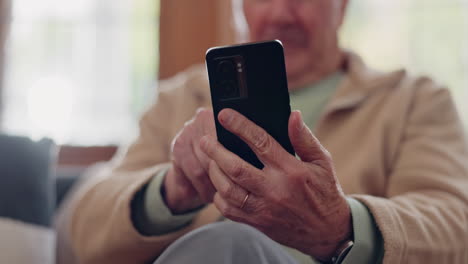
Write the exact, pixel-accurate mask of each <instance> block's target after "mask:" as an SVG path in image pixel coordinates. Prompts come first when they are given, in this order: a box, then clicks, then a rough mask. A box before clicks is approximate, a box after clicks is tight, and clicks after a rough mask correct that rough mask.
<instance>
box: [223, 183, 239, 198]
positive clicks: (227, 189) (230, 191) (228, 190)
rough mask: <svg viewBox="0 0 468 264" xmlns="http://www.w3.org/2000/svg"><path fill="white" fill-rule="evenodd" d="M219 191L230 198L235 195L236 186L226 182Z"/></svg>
mask: <svg viewBox="0 0 468 264" xmlns="http://www.w3.org/2000/svg"><path fill="white" fill-rule="evenodd" d="M219 192H220V194H221V195H222V196H223V197H225V198H228V199H229V198H232V197H233V196H234V192H235V188H234V186H232V184H225V185H223V186H222V187H221V188H220V190H219Z"/></svg>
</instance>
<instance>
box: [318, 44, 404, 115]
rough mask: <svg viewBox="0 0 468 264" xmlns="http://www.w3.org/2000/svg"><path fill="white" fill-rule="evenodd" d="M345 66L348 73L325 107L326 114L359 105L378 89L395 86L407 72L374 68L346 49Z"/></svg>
mask: <svg viewBox="0 0 468 264" xmlns="http://www.w3.org/2000/svg"><path fill="white" fill-rule="evenodd" d="M343 67H344V71H345V72H346V75H345V77H344V78H343V80H342V81H341V83H340V84H339V85H338V88H337V90H336V92H335V94H334V95H333V97H332V98H331V100H330V102H329V103H328V104H327V106H326V107H325V111H324V115H326V114H329V113H332V112H335V111H338V110H344V109H352V108H354V107H356V106H358V105H359V104H360V103H362V102H363V101H364V100H365V99H366V98H367V97H369V96H370V95H371V94H372V93H373V92H375V91H376V90H379V89H383V88H385V87H387V88H388V87H394V86H395V85H396V84H397V83H398V82H399V81H400V80H401V79H402V77H403V76H404V74H405V71H404V70H397V71H394V72H391V73H382V72H378V71H375V70H372V69H370V68H368V67H367V66H366V65H365V64H364V62H363V60H362V59H361V58H360V57H359V56H358V55H356V54H355V53H352V52H350V51H345V61H344V65H343Z"/></svg>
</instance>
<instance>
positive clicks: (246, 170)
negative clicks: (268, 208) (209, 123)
mask: <svg viewBox="0 0 468 264" xmlns="http://www.w3.org/2000/svg"><path fill="white" fill-rule="evenodd" d="M200 147H201V149H202V150H203V151H204V152H205V153H206V155H207V156H208V157H210V159H212V160H213V161H215V162H216V164H217V165H218V166H219V168H220V169H221V170H222V171H223V172H224V173H225V174H226V175H227V176H228V177H229V178H230V179H231V180H232V181H233V182H234V183H235V184H237V185H240V186H241V187H242V188H244V189H246V190H247V191H249V192H251V193H255V194H259V195H260V194H262V191H263V189H264V186H265V183H266V180H265V175H264V173H263V171H261V170H259V169H257V168H255V167H254V166H252V165H251V164H249V163H247V162H246V161H244V160H243V159H241V158H240V157H239V156H237V155H236V154H234V153H232V152H230V151H228V150H227V149H226V148H224V146H222V145H221V144H220V143H219V142H218V141H217V140H216V138H214V137H213V136H204V137H202V139H201V140H200Z"/></svg>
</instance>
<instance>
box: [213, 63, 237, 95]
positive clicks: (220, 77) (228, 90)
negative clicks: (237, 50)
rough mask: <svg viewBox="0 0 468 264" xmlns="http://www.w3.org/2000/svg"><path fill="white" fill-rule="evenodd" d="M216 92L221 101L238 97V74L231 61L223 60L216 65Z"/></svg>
mask: <svg viewBox="0 0 468 264" xmlns="http://www.w3.org/2000/svg"><path fill="white" fill-rule="evenodd" d="M216 71H217V92H218V93H219V95H220V97H221V98H223V99H234V98H238V97H239V96H240V90H239V87H238V85H239V80H238V73H237V69H236V64H235V63H234V61H233V60H229V59H223V60H220V61H219V62H218V64H217V68H216Z"/></svg>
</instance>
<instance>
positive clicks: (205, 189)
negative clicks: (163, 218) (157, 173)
mask: <svg viewBox="0 0 468 264" xmlns="http://www.w3.org/2000/svg"><path fill="white" fill-rule="evenodd" d="M205 135H211V136H212V137H215V135H216V132H215V125H214V118H213V111H211V110H207V109H199V110H198V111H197V113H196V114H195V116H194V117H193V119H192V120H190V121H188V122H187V123H185V125H184V127H183V129H182V130H181V131H180V132H179V133H178V134H177V136H176V137H175V138H174V140H173V142H172V166H171V168H170V169H169V171H168V173H167V175H166V178H165V179H164V187H163V188H164V194H163V196H164V199H165V202H166V204H167V206H168V207H169V208H170V209H171V211H172V212H173V213H184V212H186V211H189V210H191V209H194V208H197V207H199V206H201V205H203V204H205V203H210V202H212V201H213V195H214V194H215V192H216V190H215V189H214V187H213V184H212V183H211V181H210V179H209V177H208V168H209V158H208V157H207V156H206V155H205V153H204V152H203V151H201V150H200V144H199V142H200V138H201V137H203V136H205Z"/></svg>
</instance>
